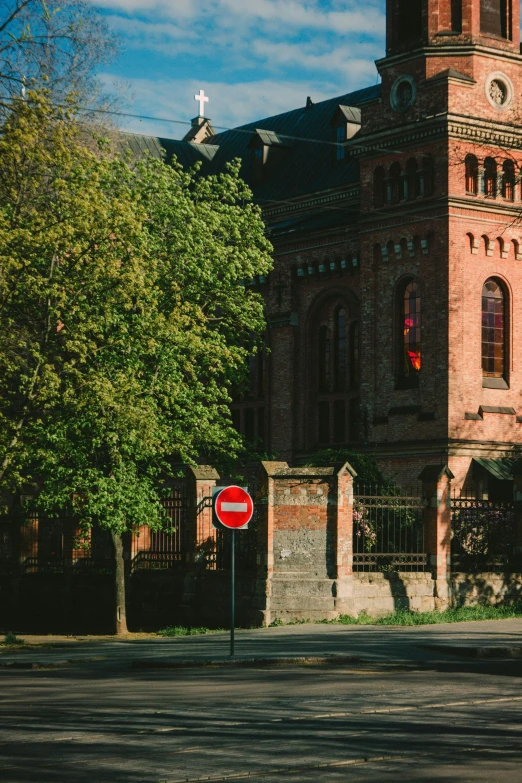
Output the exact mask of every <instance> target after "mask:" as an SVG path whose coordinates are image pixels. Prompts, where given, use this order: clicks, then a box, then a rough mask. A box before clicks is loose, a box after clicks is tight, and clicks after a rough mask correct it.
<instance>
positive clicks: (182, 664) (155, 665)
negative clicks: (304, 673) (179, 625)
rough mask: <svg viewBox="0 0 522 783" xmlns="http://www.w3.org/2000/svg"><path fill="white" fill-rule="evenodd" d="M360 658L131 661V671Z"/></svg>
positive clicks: (329, 662) (356, 660)
mask: <svg viewBox="0 0 522 783" xmlns="http://www.w3.org/2000/svg"><path fill="white" fill-rule="evenodd" d="M361 662H362V658H361V657H360V656H359V655H299V656H284V657H278V658H224V659H221V660H219V659H210V658H206V659H205V658H204V659H201V658H200V659H199V660H192V661H191V660H185V661H162V660H158V661H132V663H131V668H132V669H189V668H191V669H193V668H197V669H203V668H215V667H228V668H239V667H244V668H248V667H259V666H265V667H267V666H284V665H285V664H292V665H305V666H306V665H318V664H321V665H323V666H324V665H333V666H335V665H338V664H343V663H361Z"/></svg>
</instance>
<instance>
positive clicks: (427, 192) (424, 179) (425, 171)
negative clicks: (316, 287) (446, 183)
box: [418, 156, 435, 196]
mask: <svg viewBox="0 0 522 783" xmlns="http://www.w3.org/2000/svg"><path fill="white" fill-rule="evenodd" d="M418 180H419V196H431V195H432V194H433V187H434V180H435V174H434V167H433V158H431V157H429V156H426V157H425V158H423V159H422V166H421V169H420V171H419V174H418Z"/></svg>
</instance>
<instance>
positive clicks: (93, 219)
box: [0, 95, 271, 632]
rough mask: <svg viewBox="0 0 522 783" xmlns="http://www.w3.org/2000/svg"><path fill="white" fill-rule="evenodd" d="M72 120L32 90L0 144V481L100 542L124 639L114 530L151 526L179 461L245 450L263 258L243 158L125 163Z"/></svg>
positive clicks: (157, 521)
mask: <svg viewBox="0 0 522 783" xmlns="http://www.w3.org/2000/svg"><path fill="white" fill-rule="evenodd" d="M71 113H73V112H68V113H67V112H61V111H60V110H56V109H53V108H51V106H50V104H49V102H48V101H47V100H46V98H45V97H42V96H39V95H31V96H30V100H29V101H27V102H23V101H18V102H17V105H16V110H15V112H14V113H13V114H12V115H11V116H10V117H9V118H8V119H7V121H6V123H5V126H4V129H3V135H2V137H1V139H0V328H1V330H2V334H3V335H4V340H3V342H2V345H1V348H0V486H1V487H2V488H3V489H4V490H5V489H9V490H11V491H14V492H16V491H19V490H20V487H21V486H22V485H23V483H24V482H26V481H27V479H28V477H30V478H31V480H32V481H33V483H34V485H35V493H36V495H37V502H38V505H39V507H40V508H44V509H46V510H47V511H51V512H52V511H56V510H57V509H59V510H60V512H61V513H62V514H63V513H64V512H70V513H71V514H74V516H75V518H77V519H78V520H79V523H81V524H82V525H83V526H84V527H86V528H88V527H91V526H92V525H94V524H97V525H100V526H101V527H103V528H105V529H107V530H109V531H110V532H111V535H112V539H113V543H114V547H115V553H116V596H117V601H116V607H117V611H116V623H115V625H116V630H117V631H120V632H125V631H126V620H125V597H124V578H123V558H122V539H121V535H122V533H124V532H127V531H129V530H131V529H132V528H133V527H134V526H136V525H149V526H151V527H160V526H161V524H162V509H161V494H162V487H163V485H164V481H165V479H167V478H168V476H169V475H170V473H171V468H170V466H171V464H172V461H173V460H178V461H184V462H191V461H194V460H196V459H197V458H198V457H201V456H202V455H204V456H207V457H208V458H212V459H215V460H220V459H226V458H230V457H231V456H233V455H234V454H237V453H238V452H239V450H240V449H241V439H240V437H239V436H238V434H237V433H236V432H235V430H234V429H233V427H232V425H231V419H230V414H229V409H228V403H229V402H230V397H229V389H230V388H231V387H232V386H233V385H237V384H240V383H241V382H242V381H243V380H244V378H245V368H246V364H247V362H246V359H247V357H248V354H249V352H251V351H252V350H253V345H252V335H256V334H257V335H259V334H261V333H262V331H263V329H264V327H265V323H264V318H263V307H262V301H261V298H260V297H259V296H258V295H256V294H255V293H253V292H252V291H251V290H250V289H248V288H247V287H245V285H244V284H243V281H244V280H247V279H250V278H251V277H253V276H254V275H255V274H266V273H267V272H268V271H269V269H270V266H271V259H270V255H269V253H270V250H271V247H270V245H269V243H268V241H267V240H266V238H265V233H264V227H263V223H262V220H261V216H260V211H259V209H258V208H257V207H256V206H255V205H253V204H252V203H251V201H250V198H251V194H250V192H249V190H248V188H247V187H246V186H245V184H244V183H243V182H242V181H241V180H240V179H239V176H238V169H239V165H238V164H236V163H234V164H231V165H230V166H229V167H228V169H227V170H226V171H225V173H223V174H221V175H218V176H209V177H203V176H201V175H200V174H199V172H198V170H197V169H195V170H193V171H190V172H185V171H183V170H182V168H181V167H180V166H179V165H178V164H177V163H176V162H174V163H173V164H172V165H166V164H165V163H164V162H162V161H158V160H154V159H152V158H147V159H145V160H141V161H139V162H137V163H136V164H134V165H131V163H130V159H126V158H124V157H123V158H122V157H118V156H115V155H113V154H111V151H110V150H109V149H105V148H104V146H103V145H101V149H100V152H99V153H98V154H95V153H93V152H91V151H90V150H89V149H87V148H86V147H85V146H84V144H83V142H82V139H83V137H84V131H83V135H82V133H81V132H80V130H79V128H78V127H77V125H76V124H75V122H74V116H71ZM254 349H255V345H254Z"/></svg>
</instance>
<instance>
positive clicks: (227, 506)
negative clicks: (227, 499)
mask: <svg viewBox="0 0 522 783" xmlns="http://www.w3.org/2000/svg"><path fill="white" fill-rule="evenodd" d="M221 511H243V512H245V511H248V508H247V504H246V503H222V504H221Z"/></svg>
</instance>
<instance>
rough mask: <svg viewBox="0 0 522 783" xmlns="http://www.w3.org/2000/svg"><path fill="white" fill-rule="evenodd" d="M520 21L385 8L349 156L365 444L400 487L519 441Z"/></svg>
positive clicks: (510, 10)
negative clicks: (355, 177)
mask: <svg viewBox="0 0 522 783" xmlns="http://www.w3.org/2000/svg"><path fill="white" fill-rule="evenodd" d="M519 13H520V9H519V3H518V0H414V1H413V2H412V0H387V42H386V47H387V48H386V57H385V58H384V59H382V60H380V61H378V63H377V67H378V70H379V72H380V74H381V77H382V93H381V97H380V98H378V99H376V100H373V101H370V102H368V103H367V104H366V105H364V106H362V126H361V132H360V134H358V135H357V137H356V139H354V141H353V143H352V153H351V154H352V155H357V156H358V157H359V156H360V161H361V204H360V209H361V212H360V221H359V231H360V233H359V236H360V243H361V244H360V247H361V291H360V299H361V311H362V312H361V322H362V324H363V327H362V334H361V341H362V342H361V355H362V360H361V401H362V412H361V415H362V422H363V429H364V440H365V441H366V442H367V443H368V444H375V448H376V453H377V455H378V457H379V458H380V459H381V460H382V461H383V464H384V466H385V467H387V469H388V472H389V473H391V474H394V475H395V476H396V477H397V478H398V479H401V480H403V481H404V482H406V481H409V480H411V479H412V478H414V476H415V472H416V470H417V468H418V470H419V471H420V469H421V468H422V467H423V466H424V465H426V464H427V463H431V462H433V463H447V464H449V466H450V468H451V470H452V471H453V473H454V474H455V478H456V482H457V483H458V484H459V485H467V484H470V483H471V482H472V481H473V482H475V481H477V479H478V478H480V471H481V470H486V472H487V470H488V468H489V469H490V473H491V476H492V475H493V473H494V471H495V464H494V461H495V460H501V459H502V458H503V457H505V456H506V455H507V454H509V453H512V452H513V451H516V450H517V449H518V448H520V446H521V445H522V398H521V389H522V331H521V329H522V326H521V317H520V313H521V310H520V303H519V297H520V296H521V294H522V246H521V244H520V243H521V242H522V239H521V235H522V226H521V224H520V217H521V207H522V191H521V178H520V171H521V168H520V167H521V163H522V155H521V152H520V150H522V131H521V125H522V122H521V120H522V101H521V99H520V95H521V93H522V78H521V77H522V69H521V65H522V56H521V55H520V30H519V27H520V24H519V21H520V20H519ZM498 464H500V463H498ZM477 466H478V467H477ZM477 470H478V473H477ZM493 483H494V482H492V485H493Z"/></svg>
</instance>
